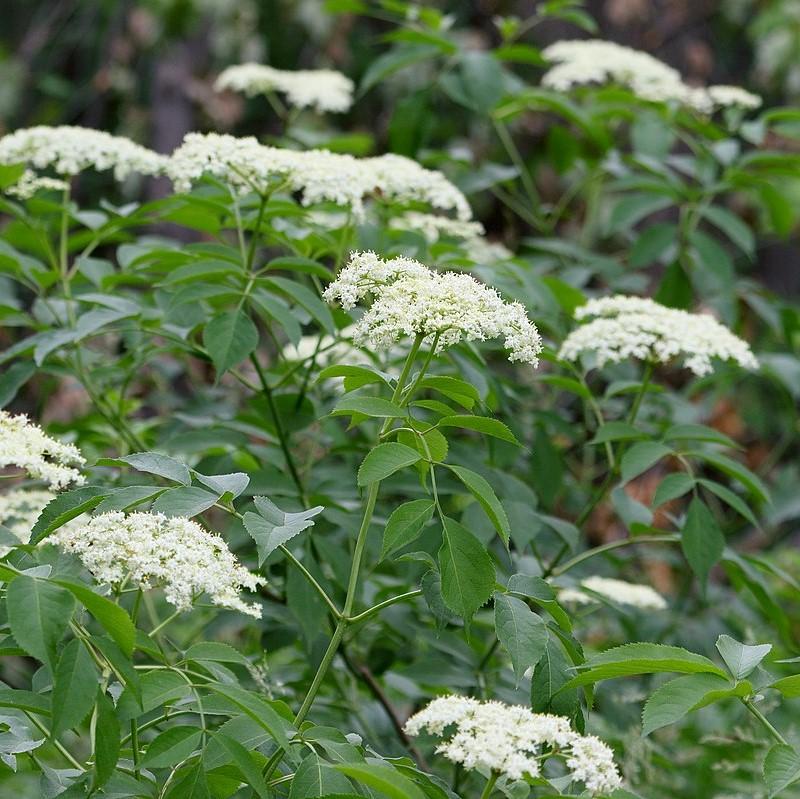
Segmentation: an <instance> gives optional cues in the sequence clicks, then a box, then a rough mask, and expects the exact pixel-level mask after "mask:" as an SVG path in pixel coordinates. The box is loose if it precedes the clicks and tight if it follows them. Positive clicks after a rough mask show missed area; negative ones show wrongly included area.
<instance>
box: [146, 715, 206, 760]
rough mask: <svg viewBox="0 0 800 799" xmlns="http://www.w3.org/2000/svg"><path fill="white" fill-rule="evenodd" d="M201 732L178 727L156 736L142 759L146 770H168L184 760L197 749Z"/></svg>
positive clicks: (182, 726)
mask: <svg viewBox="0 0 800 799" xmlns="http://www.w3.org/2000/svg"><path fill="white" fill-rule="evenodd" d="M202 737H203V731H202V730H201V729H199V728H198V727H190V726H188V725H180V726H177V727H170V728H169V729H168V730H165V731H164V732H162V733H160V734H159V735H157V736H156V737H155V738H153V740H152V741H151V743H150V745H149V746H148V747H147V751H146V752H145V753H144V757H142V765H143V766H144V767H146V768H169V767H170V766H175V765H177V764H178V763H180V762H182V761H183V760H185V759H186V758H187V757H189V755H191V754H192V752H194V751H195V749H197V746H198V744H199V743H200V740H201V739H202Z"/></svg>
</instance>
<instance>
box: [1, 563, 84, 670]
mask: <svg viewBox="0 0 800 799" xmlns="http://www.w3.org/2000/svg"><path fill="white" fill-rule="evenodd" d="M6 610H7V612H8V621H9V624H10V626H11V633H12V634H13V636H14V639H15V640H16V642H17V643H18V644H19V645H20V646H21V647H22V648H23V649H24V650H25V651H26V652H28V653H30V654H31V655H33V657H35V658H36V659H37V660H40V661H41V662H42V663H45V664H47V665H48V666H49V667H50V669H51V670H53V669H54V668H55V664H56V645H57V644H58V642H59V641H60V640H61V639H62V638H63V636H64V633H65V632H66V630H67V628H68V627H69V622H70V619H71V618H72V613H73V611H74V610H75V600H74V599H73V597H72V594H70V592H69V591H67V590H66V589H64V588H62V587H61V586H60V585H56V584H55V583H52V582H50V581H49V580H43V579H41V578H39V577H29V576H28V575H26V574H20V575H18V576H17V577H15V578H14V579H13V580H12V581H11V582H10V583H9V585H8V590H7V592H6Z"/></svg>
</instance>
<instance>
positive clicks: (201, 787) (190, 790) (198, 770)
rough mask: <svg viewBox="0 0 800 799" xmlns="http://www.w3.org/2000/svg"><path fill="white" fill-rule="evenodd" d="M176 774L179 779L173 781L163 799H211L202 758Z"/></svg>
mask: <svg viewBox="0 0 800 799" xmlns="http://www.w3.org/2000/svg"><path fill="white" fill-rule="evenodd" d="M178 773H179V774H180V775H181V777H180V778H178V779H176V780H173V782H172V785H171V786H170V789H169V792H168V793H167V794H166V795H165V796H164V799H212V794H211V790H210V789H209V785H208V778H207V777H206V772H205V769H204V768H203V759H202V758H201V759H198V760H196V761H195V762H194V763H192V765H191V766H190V767H189V768H187V769H181V770H180V771H179V772H178Z"/></svg>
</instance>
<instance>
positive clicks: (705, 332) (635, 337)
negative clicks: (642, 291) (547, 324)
mask: <svg viewBox="0 0 800 799" xmlns="http://www.w3.org/2000/svg"><path fill="white" fill-rule="evenodd" d="M575 317H576V318H577V319H587V318H588V317H597V318H595V319H592V320H591V321H590V322H588V323H586V324H584V325H581V326H580V327H578V328H576V329H575V330H573V331H572V333H570V334H569V335H568V336H567V338H566V339H565V340H564V343H563V344H562V345H561V350H560V352H559V355H558V357H559V358H563V359H566V360H568V361H575V360H577V359H578V357H579V356H580V355H581V354H582V353H585V352H593V353H595V355H596V357H597V364H598V366H600V367H602V366H603V365H604V364H606V363H609V362H610V363H618V362H620V361H624V360H627V359H629V358H638V359H640V360H654V361H658V362H660V363H669V362H670V361H672V360H673V359H674V358H682V359H683V362H684V365H685V366H686V367H687V368H688V369H690V370H691V371H692V372H694V373H695V374H696V375H698V376H702V375H705V374H709V373H710V372H711V371H713V368H712V365H711V359H712V358H719V359H720V360H723V361H727V360H733V361H736V363H738V364H739V365H740V366H742V367H743V368H745V369H757V368H758V361H757V360H756V358H755V356H754V355H753V353H752V351H751V350H750V347H749V345H748V344H747V342H745V341H742V339H740V338H739V337H738V336H735V335H734V334H733V333H731V331H730V330H728V328H726V327H725V326H724V325H721V324H720V323H719V322H718V321H717V320H716V319H714V317H713V316H711V315H710V314H706V313H699V314H695V313H689V312H688V311H682V310H679V309H676V308H667V307H666V306H664V305H660V304H659V303H657V302H655V301H653V300H650V299H644V298H641V297H627V296H624V295H619V294H618V295H615V296H613V297H603V298H602V299H595V300H590V301H589V302H587V303H586V304H585V305H582V306H580V307H579V308H578V309H577V310H576V311H575Z"/></svg>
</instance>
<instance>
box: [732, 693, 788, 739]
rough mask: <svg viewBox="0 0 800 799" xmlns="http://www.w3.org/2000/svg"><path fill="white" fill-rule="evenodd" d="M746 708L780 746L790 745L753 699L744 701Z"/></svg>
mask: <svg viewBox="0 0 800 799" xmlns="http://www.w3.org/2000/svg"><path fill="white" fill-rule="evenodd" d="M742 703H743V704H744V706H745V707H746V708H747V709H748V710H749V711H750V714H751V715H752V716H753V717H754V718H756V719H758V721H759V723H760V724H761V725H762V726H763V727H764V729H765V730H766V731H767V732H768V733H769V734H770V736H771V737H772V738H773V740H775V741H776V742H777V743H779V744H784V745H788V744H787V741H786V739H785V738H784V737H783V736H782V735H781V734H780V733H779V732H778V730H776V729H775V727H773V726H772V724H771V723H770V721H769V719H768V718H767V717H766V716H765V715H764V714H763V713H762V712H761V711H760V710H759V709H758V708H757V707H756V706H755V704H754V703H753V700H752V699H742Z"/></svg>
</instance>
